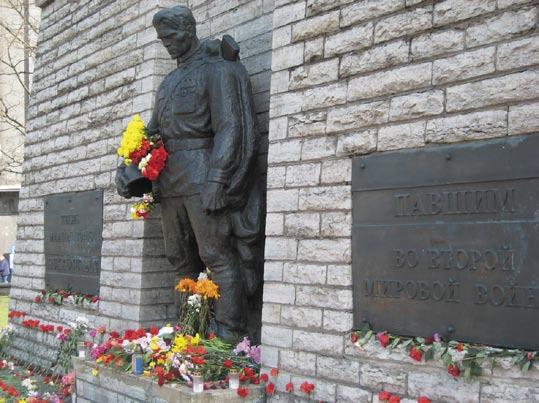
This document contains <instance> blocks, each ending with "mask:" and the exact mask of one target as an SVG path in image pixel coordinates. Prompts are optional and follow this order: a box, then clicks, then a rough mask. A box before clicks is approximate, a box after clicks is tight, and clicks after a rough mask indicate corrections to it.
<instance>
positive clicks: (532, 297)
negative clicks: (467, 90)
mask: <svg viewBox="0 0 539 403" xmlns="http://www.w3.org/2000/svg"><path fill="white" fill-rule="evenodd" d="M537 150H539V136H522V137H510V138H504V139H498V140H490V141H481V142H474V143H468V144H466V143H464V144H458V145H451V146H432V147H426V148H425V149H421V150H406V151H396V152H388V153H381V154H372V155H370V156H367V157H362V158H359V157H358V158H356V159H355V160H354V162H353V175H352V182H353V184H352V191H353V222H354V225H353V235H352V266H353V282H354V325H355V326H356V327H362V326H363V324H364V323H365V322H368V323H369V324H370V325H371V326H372V327H373V329H374V330H375V331H382V330H387V331H390V332H392V333H396V334H402V335H414V336H429V335H432V334H433V333H435V332H438V333H440V334H442V335H445V336H446V337H449V338H452V339H456V340H462V341H469V342H476V343H484V344H490V345H496V346H508V347H518V348H528V349H539V321H537V317H538V315H539V264H538V263H539V158H538V157H537Z"/></svg>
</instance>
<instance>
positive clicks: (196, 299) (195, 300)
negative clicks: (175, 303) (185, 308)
mask: <svg viewBox="0 0 539 403" xmlns="http://www.w3.org/2000/svg"><path fill="white" fill-rule="evenodd" d="M201 301H202V297H201V296H200V295H198V294H193V295H190V296H189V298H187V304H189V305H190V306H192V307H195V308H199V307H200V305H201Z"/></svg>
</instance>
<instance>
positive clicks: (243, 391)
mask: <svg viewBox="0 0 539 403" xmlns="http://www.w3.org/2000/svg"><path fill="white" fill-rule="evenodd" d="M237 393H238V396H240V397H247V396H248V395H249V389H247V388H245V387H243V386H240V387H239V388H238V389H237Z"/></svg>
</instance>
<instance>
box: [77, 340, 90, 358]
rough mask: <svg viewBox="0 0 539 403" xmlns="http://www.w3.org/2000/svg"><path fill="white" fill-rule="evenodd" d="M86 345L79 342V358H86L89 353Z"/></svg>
mask: <svg viewBox="0 0 539 403" xmlns="http://www.w3.org/2000/svg"><path fill="white" fill-rule="evenodd" d="M87 350H88V349H87V348H86V344H85V343H84V342H83V341H79V342H78V343H77V356H78V357H79V358H86V352H87Z"/></svg>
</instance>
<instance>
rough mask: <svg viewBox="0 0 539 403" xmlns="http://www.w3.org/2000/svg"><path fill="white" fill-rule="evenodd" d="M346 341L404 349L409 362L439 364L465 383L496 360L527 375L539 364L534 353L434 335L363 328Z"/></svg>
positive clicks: (537, 354)
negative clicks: (376, 343)
mask: <svg viewBox="0 0 539 403" xmlns="http://www.w3.org/2000/svg"><path fill="white" fill-rule="evenodd" d="M350 339H351V341H352V343H353V344H354V345H356V346H357V347H359V348H362V347H363V346H365V345H366V344H367V343H369V342H371V341H374V340H376V341H377V342H378V343H379V345H380V346H381V347H382V348H387V349H389V350H395V349H404V350H405V351H406V352H407V353H408V356H409V357H410V358H411V359H412V360H414V361H418V362H420V361H431V360H434V359H436V360H441V361H442V362H443V364H444V366H445V367H446V368H447V372H448V373H449V374H450V375H451V376H453V377H455V378H456V377H459V376H463V377H464V378H465V379H467V380H469V379H471V378H473V377H476V376H480V375H481V374H482V371H483V368H484V367H485V366H487V365H488V366H490V367H491V368H494V366H495V365H496V363H497V360H498V359H509V360H510V361H511V364H512V365H514V366H517V367H518V368H519V369H520V370H521V371H522V372H527V371H528V370H529V369H530V368H531V367H532V366H533V364H534V362H536V361H537V362H539V353H538V352H537V351H524V350H519V349H508V348H498V347H490V346H483V345H477V344H470V343H462V342H459V341H455V340H449V341H446V340H444V339H443V338H442V337H441V336H440V334H438V333H435V334H433V335H432V336H430V337H408V336H398V335H394V334H391V333H389V332H386V331H383V332H378V333H375V332H374V331H372V330H371V328H370V327H369V326H368V325H366V326H365V327H363V329H361V330H357V331H353V332H352V333H351V335H350Z"/></svg>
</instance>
